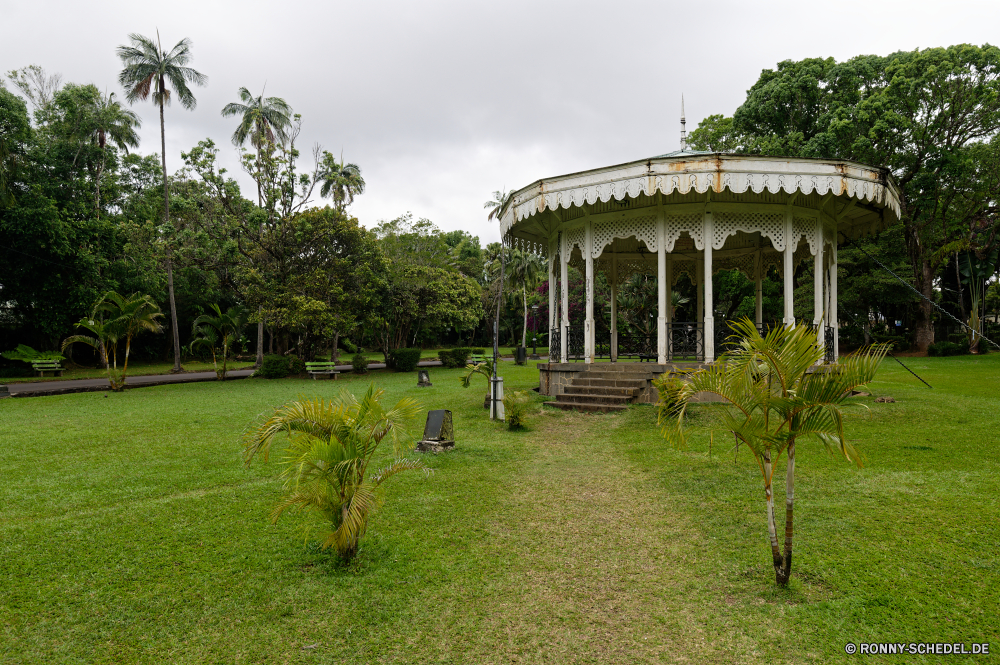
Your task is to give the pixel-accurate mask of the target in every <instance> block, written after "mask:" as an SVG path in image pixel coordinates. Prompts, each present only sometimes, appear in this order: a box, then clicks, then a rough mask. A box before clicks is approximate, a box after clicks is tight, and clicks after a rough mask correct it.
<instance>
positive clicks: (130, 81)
mask: <svg viewBox="0 0 1000 665" xmlns="http://www.w3.org/2000/svg"><path fill="white" fill-rule="evenodd" d="M128 38H129V39H130V40H131V41H132V45H131V46H119V47H118V49H117V50H118V57H119V58H121V61H122V64H123V65H125V68H124V69H123V70H122V71H121V74H119V75H118V82H119V83H121V85H122V87H124V88H125V91H126V92H125V99H127V100H128V103H129V104H134V103H135V102H136V101H145V100H147V99H150V98H151V99H152V100H153V103H154V104H156V105H157V106H159V107H160V157H161V163H162V166H163V223H164V224H165V225H166V224H168V223H169V222H170V191H169V189H168V186H167V135H166V129H165V125H164V122H163V107H164V106H167V105H169V104H170V100H171V98H172V97H173V96H174V94H176V95H177V98H178V100H179V101H180V103H181V106H183V107H184V108H185V109H187V110H189V111H190V110H192V109H194V107H195V106H197V104H198V100H196V99H195V98H194V93H192V92H191V89H190V88H189V87H188V83H189V82H190V83H194V84H195V85H202V86H203V85H205V84H206V83H207V82H208V77H207V76H205V75H204V74H202V73H201V72H198V71H197V70H195V69H192V68H191V67H187V66H186V65H187V64H188V63H189V62H190V61H191V40H189V39H187V38H186V37H185V38H184V39H182V40H180V41H179V42H177V44H176V45H175V46H174V47H173V48H172V49H170V51H165V50H163V48H162V47H161V46H160V31H159V30H157V31H156V42H153V40H152V39H150V38H148V37H143V36H142V35H138V34H134V33H133V34H131V35H129V36H128ZM168 84H169V86H170V87H168ZM171 88H173V90H171ZM167 293H168V294H169V296H170V327H171V329H172V332H173V336H174V368H173V370H172V371H174V372H180V371H181V337H180V330H179V329H178V327H177V302H176V300H175V298H174V267H173V260H172V258H171V254H170V251H169V248H168V251H167Z"/></svg>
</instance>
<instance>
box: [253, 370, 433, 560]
mask: <svg viewBox="0 0 1000 665" xmlns="http://www.w3.org/2000/svg"><path fill="white" fill-rule="evenodd" d="M384 394H385V391H383V390H376V389H375V386H374V385H371V386H369V388H368V391H367V392H366V393H365V395H364V397H362V398H361V399H360V400H358V399H357V398H355V397H354V396H353V395H351V394H350V393H348V392H347V391H344V392H342V393H341V394H340V396H339V397H337V398H336V399H334V400H332V401H326V400H324V399H320V398H316V399H313V400H298V401H294V402H289V403H288V404H285V405H284V406H282V407H280V408H279V409H278V410H277V411H275V412H274V414H273V415H271V416H270V417H269V418H268V419H267V420H265V421H264V422H263V423H261V424H260V425H259V426H258V427H256V428H254V429H253V430H252V431H251V432H250V433H249V434H248V436H247V438H246V441H245V447H244V459H245V460H246V463H247V465H248V466H249V464H250V463H251V462H252V461H253V458H254V457H255V456H257V455H263V456H264V460H265V461H267V458H268V454H269V452H270V447H271V444H272V442H273V441H274V439H275V438H276V437H278V436H280V435H282V434H284V435H286V437H287V448H286V449H285V454H284V457H283V460H282V465H283V466H284V470H283V471H282V474H281V475H282V477H283V478H284V480H285V490H286V495H285V498H284V499H283V500H282V501H281V503H279V504H278V505H277V507H276V508H275V509H274V511H273V512H272V513H271V517H272V520H273V521H276V520H277V519H278V518H279V517H280V516H281V514H282V513H284V512H285V511H286V510H288V509H290V508H301V509H306V510H310V511H313V512H315V513H316V514H317V516H318V517H319V519H320V520H321V521H322V523H323V524H324V526H325V532H324V533H323V534H322V537H323V545H322V546H323V547H324V548H328V547H332V548H334V549H335V550H336V551H337V553H338V554H339V555H340V556H341V558H342V559H343V560H344V561H350V560H351V559H353V558H354V556H355V555H356V554H357V552H358V544H359V542H360V540H361V538H362V537H363V536H364V535H365V531H366V530H367V528H368V519H369V517H370V515H371V513H372V512H373V511H374V510H375V508H376V507H377V506H378V505H379V503H380V500H381V498H380V496H379V493H378V490H379V488H380V486H381V485H382V483H384V482H385V481H386V480H388V479H389V478H391V477H392V476H394V475H396V474H397V473H401V472H403V471H409V470H413V469H423V470H424V471H425V472H427V467H426V465H425V464H424V463H423V462H421V461H416V460H408V459H404V458H401V457H399V453H400V447H399V441H400V439H401V438H402V436H403V435H404V434H405V433H406V427H407V425H408V423H409V422H410V421H412V420H413V418H414V417H415V416H416V414H417V411H418V409H419V405H418V404H417V402H416V401H415V400H413V399H411V398H408V397H404V398H403V399H401V400H400V401H399V402H397V403H396V405H395V406H394V407H392V408H391V409H386V408H385V407H384V406H382V397H383V395H384ZM387 437H388V438H389V439H390V440H392V441H393V443H394V444H396V446H395V447H396V454H397V457H396V459H394V460H393V461H392V462H390V463H389V464H388V465H387V466H385V467H383V468H382V469H379V470H377V471H375V473H374V474H371V475H369V471H368V469H369V467H370V466H371V463H372V457H373V456H374V455H375V453H376V451H377V450H378V448H379V445H380V444H381V443H382V442H383V441H384V440H385V439H386V438H387Z"/></svg>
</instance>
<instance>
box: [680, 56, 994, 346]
mask: <svg viewBox="0 0 1000 665" xmlns="http://www.w3.org/2000/svg"><path fill="white" fill-rule="evenodd" d="M998 130H1000V49H998V48H996V47H993V46H990V45H984V46H982V47H978V46H972V45H968V44H960V45H955V46H949V47H947V48H930V49H923V50H917V51H908V52H898V53H893V54H891V55H889V56H886V57H881V56H858V57H856V58H852V59H851V60H848V61H846V62H843V63H837V62H835V61H834V60H833V59H832V58H828V59H815V58H814V59H806V60H802V61H798V62H793V61H784V62H781V63H779V65H778V68H777V70H764V71H763V72H762V73H761V76H760V78H759V79H758V81H757V83H755V84H754V86H753V87H752V88H751V89H750V90H749V91H748V93H747V98H746V100H745V101H744V103H743V104H742V105H741V106H740V108H739V109H737V110H736V112H735V113H734V115H733V117H732V122H731V123H728V126H727V122H726V120H725V119H724V118H718V117H717V116H712V117H711V120H710V121H709V122H707V123H706V125H705V127H704V131H701V130H700V129H699V130H696V131H695V132H693V135H694V139H695V140H694V141H693V142H692V145H693V146H694V147H708V146H711V145H712V144H713V143H714V144H719V145H726V146H727V147H729V148H730V149H732V150H734V151H736V152H747V153H754V154H767V155H788V156H802V157H819V158H840V159H851V160H856V161H859V162H862V163H866V164H871V165H873V166H876V167H880V168H885V169H887V170H889V171H890V172H891V173H892V174H893V175H894V176H895V180H896V182H897V184H898V185H899V187H900V190H901V194H902V201H901V203H902V227H903V240H904V243H905V246H906V250H907V254H908V256H909V259H910V262H911V265H912V274H913V284H914V287H915V288H916V289H917V290H918V291H919V292H920V293H922V294H923V295H924V297H925V298H927V299H928V301H922V302H920V303H918V305H917V307H916V309H915V328H916V345H917V348H918V349H920V350H926V348H927V346H928V345H929V344H930V343H931V342H932V341H933V339H934V330H933V324H932V306H931V304H930V302H929V301H930V300H933V298H934V292H933V289H934V281H935V279H936V277H937V273H938V270H939V269H940V268H941V267H942V265H943V263H944V262H945V261H947V259H948V256H949V255H950V254H949V253H948V252H942V249H944V248H945V247H947V246H948V245H949V243H952V242H955V241H956V240H959V239H960V238H961V237H963V236H964V235H965V229H967V228H968V226H969V224H970V223H974V222H976V221H977V220H981V219H982V217H983V215H984V214H989V213H990V211H992V208H993V203H992V202H993V201H995V200H996V199H997V195H998V194H1000V191H998V190H1000V172H998V170H997V169H996V168H995V167H994V166H992V164H991V163H990V162H991V160H995V159H996V154H997V148H998V147H1000V144H998V143H996V141H997V139H996V138H995V137H996V135H997V132H998Z"/></svg>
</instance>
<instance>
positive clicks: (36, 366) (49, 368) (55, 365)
mask: <svg viewBox="0 0 1000 665" xmlns="http://www.w3.org/2000/svg"><path fill="white" fill-rule="evenodd" d="M31 369H33V370H35V371H36V372H38V376H45V373H46V372H53V373H54V374H55V376H62V373H63V368H62V365H60V364H59V361H58V360H33V361H31Z"/></svg>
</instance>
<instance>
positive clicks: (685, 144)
mask: <svg viewBox="0 0 1000 665" xmlns="http://www.w3.org/2000/svg"><path fill="white" fill-rule="evenodd" d="M686 124H687V121H686V120H685V119H684V93H681V150H687V149H688V138H687V128H686V127H685V125H686Z"/></svg>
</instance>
